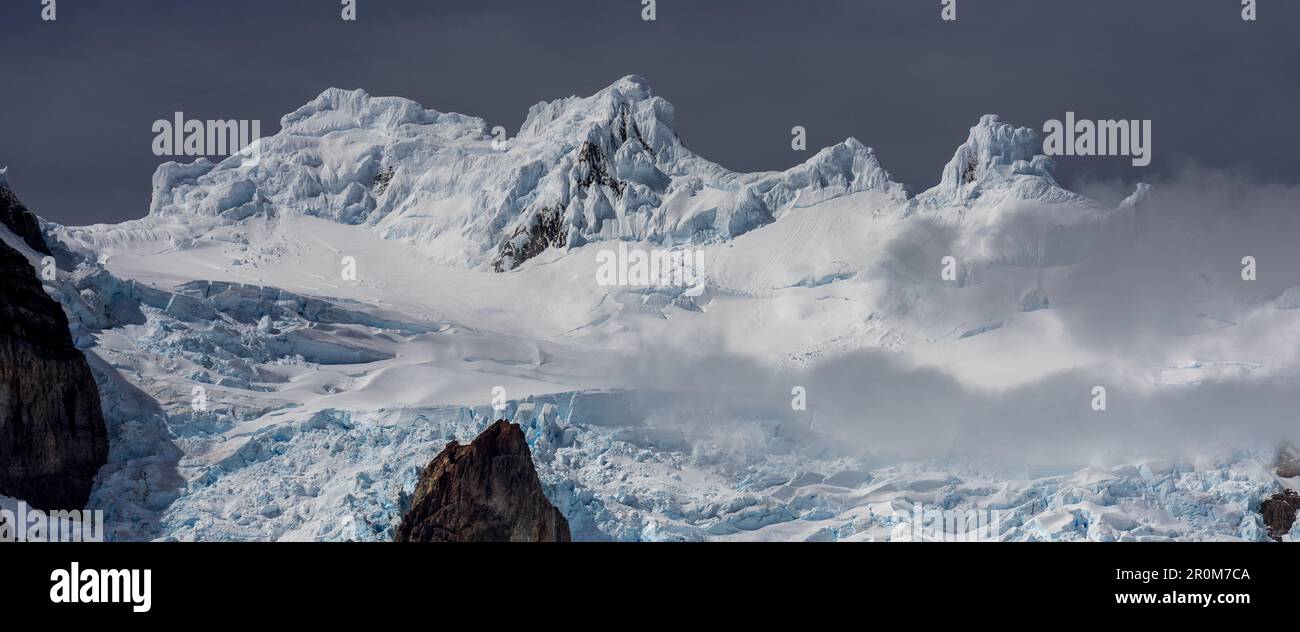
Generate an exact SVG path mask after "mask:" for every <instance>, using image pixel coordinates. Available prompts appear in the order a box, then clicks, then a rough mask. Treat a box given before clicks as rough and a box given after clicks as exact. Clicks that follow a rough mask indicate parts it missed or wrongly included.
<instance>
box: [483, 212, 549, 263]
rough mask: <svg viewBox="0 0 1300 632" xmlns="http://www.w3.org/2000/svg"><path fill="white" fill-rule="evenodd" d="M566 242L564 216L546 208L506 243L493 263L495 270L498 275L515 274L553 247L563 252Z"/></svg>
mask: <svg viewBox="0 0 1300 632" xmlns="http://www.w3.org/2000/svg"><path fill="white" fill-rule="evenodd" d="M565 239H566V236H565V234H564V214H563V213H561V212H560V211H556V210H553V209H550V208H543V209H542V210H540V211H538V212H537V213H536V214H535V215H533V216H532V217H530V218H529V219H528V221H527V222H525V223H524V224H522V225H520V226H519V228H516V229H515V232H514V233H513V234H512V235H511V236H510V239H507V240H505V241H504V242H502V244H501V247H500V249H499V250H498V252H497V256H496V259H494V260H493V262H492V270H493V271H494V272H505V271H507V270H513V269H515V268H516V267H518V266H519V264H521V263H523V262H525V261H528V260H529V259H532V258H533V257H536V256H537V255H540V254H542V253H543V252H545V251H546V249H547V248H550V247H551V246H555V247H557V248H563V247H564V243H565Z"/></svg>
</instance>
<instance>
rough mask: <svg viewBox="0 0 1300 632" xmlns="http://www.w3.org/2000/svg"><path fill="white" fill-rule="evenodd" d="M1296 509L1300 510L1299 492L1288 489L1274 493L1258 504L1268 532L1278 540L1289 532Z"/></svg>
mask: <svg viewBox="0 0 1300 632" xmlns="http://www.w3.org/2000/svg"><path fill="white" fill-rule="evenodd" d="M1297 511H1300V494H1297V493H1295V491H1294V490H1290V489H1288V490H1286V491H1284V492H1282V493H1280V494H1274V495H1273V497H1272V498H1269V499H1268V500H1265V501H1264V502H1263V503H1260V505H1259V513H1260V515H1262V516H1264V524H1265V525H1267V526H1268V534H1269V535H1270V536H1271V537H1272V538H1273V539H1274V540H1278V541H1281V540H1282V536H1284V535H1286V534H1288V533H1290V532H1291V526H1292V525H1294V524H1295V516H1296V512H1297Z"/></svg>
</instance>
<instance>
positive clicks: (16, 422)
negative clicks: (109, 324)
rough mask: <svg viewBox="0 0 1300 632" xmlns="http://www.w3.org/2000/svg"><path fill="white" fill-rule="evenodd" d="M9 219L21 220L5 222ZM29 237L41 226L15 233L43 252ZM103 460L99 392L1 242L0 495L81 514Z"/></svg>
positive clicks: (63, 319) (23, 264) (57, 319)
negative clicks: (29, 231) (22, 233)
mask: <svg viewBox="0 0 1300 632" xmlns="http://www.w3.org/2000/svg"><path fill="white" fill-rule="evenodd" d="M6 194H8V190H7V189H4V188H3V187H0V205H6V204H9V203H8V202H3V199H7V198H5V195H6ZM8 195H9V196H12V194H8ZM3 208H4V209H6V211H5V212H9V211H10V210H12V209H14V208H19V209H21V205H19V206H17V207H14V206H12V205H7V206H3ZM22 211H23V212H24V213H25V212H26V209H22ZM28 215H30V213H28ZM12 217H18V218H19V219H20V220H22V217H21V215H19V216H12V215H11V216H8V217H6V218H5V220H6V223H7V222H8V220H9V219H11V218H12ZM22 221H25V220H22ZM19 225H20V227H21V226H22V225H23V224H22V223H20V224H19ZM27 225H28V226H29V227H30V226H31V224H27ZM33 234H34V235H35V239H41V238H40V233H39V229H37V232H36V233H29V234H28V235H21V236H22V237H23V238H24V240H25V241H28V245H30V246H32V248H33V249H34V250H38V251H40V252H47V251H46V250H44V247H45V244H44V240H43V239H41V241H40V244H39V245H40V248H37V245H36V244H33V243H31V241H30V240H28V237H29V236H31V235H33ZM107 458H108V438H107V431H106V429H105V426H104V417H103V414H102V412H101V410H100V403H99V391H98V388H97V387H96V385H95V380H94V377H93V376H92V375H91V372H90V366H89V364H88V363H87V362H86V357H85V356H84V355H82V353H81V351H79V350H78V349H77V348H76V347H75V346H73V343H72V336H71V335H70V334H69V332H68V319H67V316H65V315H64V312H63V308H61V307H60V306H59V304H58V303H56V302H55V301H54V300H53V299H51V298H50V297H49V296H48V295H46V293H45V290H44V289H43V288H42V287H41V284H40V282H39V281H37V279H36V275H35V272H34V270H33V269H32V266H31V265H30V264H28V262H27V259H25V258H24V257H23V256H22V255H21V254H19V253H18V251H16V250H14V249H13V248H11V247H9V246H8V245H7V244H5V243H3V242H0V494H4V495H7V496H12V497H15V498H19V499H21V500H24V501H26V502H27V503H28V504H30V505H32V506H34V507H38V508H41V509H50V510H55V509H80V508H82V507H84V506H85V504H86V500H87V499H88V497H89V496H90V489H91V486H92V484H93V483H94V479H95V473H96V472H98V471H99V468H100V466H102V465H103V464H104V462H105V461H106V460H107Z"/></svg>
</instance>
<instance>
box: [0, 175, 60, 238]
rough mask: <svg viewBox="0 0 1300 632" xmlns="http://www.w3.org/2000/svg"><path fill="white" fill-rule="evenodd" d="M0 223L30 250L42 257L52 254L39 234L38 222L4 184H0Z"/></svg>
mask: <svg viewBox="0 0 1300 632" xmlns="http://www.w3.org/2000/svg"><path fill="white" fill-rule="evenodd" d="M0 223H2V224H4V225H5V226H6V227H7V228H8V229H9V230H10V231H12V232H13V234H15V235H18V237H19V238H20V239H22V240H23V243H25V244H27V247H29V248H31V249H32V250H35V251H36V252H39V253H41V254H43V255H48V254H52V253H51V252H50V247H49V246H48V245H46V243H45V235H44V234H43V233H42V232H41V223H40V220H38V219H36V215H35V214H34V213H32V212H31V211H29V210H27V207H26V206H23V203H22V202H20V201H19V200H18V196H16V195H14V192H13V191H11V190H9V187H7V186H5V184H4V182H0Z"/></svg>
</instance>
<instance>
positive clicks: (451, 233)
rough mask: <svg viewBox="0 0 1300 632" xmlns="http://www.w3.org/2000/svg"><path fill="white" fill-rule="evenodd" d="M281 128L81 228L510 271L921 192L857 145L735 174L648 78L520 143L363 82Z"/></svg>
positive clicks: (545, 119)
mask: <svg viewBox="0 0 1300 632" xmlns="http://www.w3.org/2000/svg"><path fill="white" fill-rule="evenodd" d="M281 126H282V129H281V131H280V132H279V133H277V134H276V135H274V136H272V137H269V138H265V139H262V140H261V141H260V145H259V148H260V156H261V157H260V163H259V164H258V165H257V166H252V167H250V166H245V164H244V157H243V156H236V157H233V158H230V159H227V160H224V161H221V162H218V163H212V162H209V161H207V160H205V159H200V160H198V161H195V162H193V163H190V164H178V163H167V164H164V165H162V166H160V167H159V168H158V170H157V172H156V173H155V174H154V178H153V199H152V202H151V205H150V216H149V218H147V219H146V220H144V221H142V222H137V223H133V224H132V223H128V225H123V226H122V227H120V228H119V229H118V230H124V231H128V232H130V233H133V234H135V235H136V236H135V237H132V236H128V235H125V234H118V235H117V236H115V237H111V238H109V237H106V236H105V235H102V234H94V233H104V232H109V231H112V230H113V229H110V228H107V227H101V228H98V229H96V230H74V231H71V233H70V235H69V237H70V238H71V239H72V240H73V241H76V242H79V243H82V244H85V245H86V246H87V247H89V248H92V249H93V248H96V247H99V246H102V245H103V244H104V243H105V240H106V239H108V240H109V241H110V242H112V243H117V242H121V241H132V240H141V239H150V238H157V237H158V236H160V235H161V234H163V233H166V232H168V231H167V229H165V228H163V227H165V226H167V225H175V224H178V223H179V224H183V225H185V226H190V227H193V226H198V225H204V224H209V225H210V224H212V223H223V224H225V223H231V222H238V221H241V220H243V219H246V218H248V217H250V216H254V215H264V216H270V215H275V214H280V213H298V214H303V215H310V216H318V217H323V218H326V219H330V220H333V221H337V222H340V223H344V224H364V225H367V226H370V227H371V228H372V229H373V230H375V231H377V232H378V233H379V234H380V235H381V236H383V237H385V238H388V239H397V240H402V241H405V242H408V243H412V244H415V245H418V246H420V247H421V248H422V249H423V250H424V251H425V252H426V254H427V256H429V257H430V258H432V259H434V260H435V261H438V262H441V263H447V264H452V265H457V266H468V267H488V268H492V269H495V270H498V271H502V270H509V269H513V268H515V267H517V266H518V265H519V264H520V263H522V262H523V261H526V260H528V259H531V258H532V257H535V256H536V255H537V254H539V253H540V252H542V251H544V250H546V249H548V248H551V247H559V248H573V247H577V246H581V245H583V244H585V243H588V242H591V241H597V240H604V239H626V240H649V241H652V242H664V241H671V242H673V243H676V244H688V243H703V242H709V241H714V240H717V239H727V238H731V237H735V236H737V235H740V234H743V233H745V232H748V231H750V230H752V229H754V228H755V227H757V226H761V225H764V224H766V223H770V222H771V221H773V220H774V219H775V218H776V217H779V216H780V215H781V214H782V213H784V212H785V211H786V210H788V209H789V208H792V207H795V206H806V205H810V204H813V203H816V202H818V201H821V200H825V199H829V198H833V197H837V196H841V195H845V194H849V193H854V192H860V191H866V190H877V191H882V192H885V193H887V194H889V195H892V196H894V197H896V198H897V199H898V200H899V201H900V203H901V202H903V201H905V200H906V199H907V197H908V193H907V190H906V188H905V187H903V186H902V185H900V184H898V183H896V182H894V181H893V180H892V178H891V177H890V176H889V174H888V172H887V171H886V170H885V169H884V167H883V166H882V165H881V163H880V161H879V159H878V158H877V156H876V154H875V152H874V151H873V150H872V149H871V148H869V147H867V146H865V145H863V144H862V143H860V142H858V141H857V140H856V139H848V140H846V141H845V142H843V143H840V144H838V145H835V146H833V147H829V148H826V149H824V150H822V151H821V152H819V153H817V154H816V155H814V156H812V157H811V158H810V159H809V160H807V161H806V162H804V163H803V164H800V165H798V166H795V167H793V168H791V169H789V170H786V171H783V172H764V173H751V174H741V173H735V172H732V171H729V170H727V169H725V168H723V167H721V166H719V165H717V164H715V163H713V162H710V161H708V160H706V159H704V158H701V157H699V156H697V155H695V154H694V153H692V152H691V151H690V150H688V149H687V148H686V147H685V146H684V145H683V144H682V142H681V140H680V139H679V138H678V136H677V133H676V130H675V112H674V109H673V107H672V105H671V104H670V103H668V102H667V101H665V100H664V99H662V98H661V97H658V96H654V95H653V94H652V92H651V90H650V87H649V85H648V84H647V83H646V82H645V80H644V79H642V78H640V77H636V76H628V77H624V78H623V79H620V80H619V81H617V82H615V83H614V84H613V85H611V86H609V87H608V88H605V89H604V90H602V91H600V92H598V93H597V94H595V95H593V96H590V97H585V98H582V97H570V98H566V99H560V100H557V101H553V102H549V103H539V104H537V105H535V106H533V107H532V108H531V109H530V110H529V112H528V116H527V119H526V120H525V122H524V124H523V125H522V127H521V128H520V130H519V133H518V135H516V136H515V137H513V138H505V139H503V138H500V137H498V136H496V135H494V134H493V129H491V128H490V127H489V124H488V123H487V122H486V121H484V120H482V119H479V118H474V117H469V116H464V115H460V114H450V113H442V112H438V111H435V110H429V109H425V108H424V107H423V106H420V105H419V104H417V103H415V102H414V101H410V100H408V99H402V98H397V97H372V96H370V95H368V94H366V93H365V92H363V91H360V90H352V91H348V90H339V89H329V90H326V91H325V92H324V93H322V94H321V95H320V96H318V97H317V98H316V99H314V100H313V101H311V102H310V103H308V104H306V105H304V106H303V107H301V108H299V109H298V110H296V111H295V112H293V113H291V114H288V115H286V116H285V117H283V119H282V121H281ZM160 230H162V231H163V233H160V232H159V231H160ZM179 241H180V245H181V246H184V238H181V239H180V240H179Z"/></svg>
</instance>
